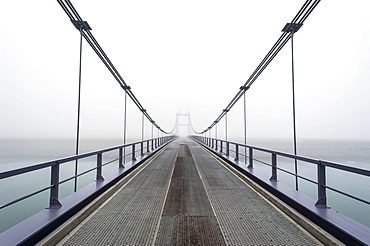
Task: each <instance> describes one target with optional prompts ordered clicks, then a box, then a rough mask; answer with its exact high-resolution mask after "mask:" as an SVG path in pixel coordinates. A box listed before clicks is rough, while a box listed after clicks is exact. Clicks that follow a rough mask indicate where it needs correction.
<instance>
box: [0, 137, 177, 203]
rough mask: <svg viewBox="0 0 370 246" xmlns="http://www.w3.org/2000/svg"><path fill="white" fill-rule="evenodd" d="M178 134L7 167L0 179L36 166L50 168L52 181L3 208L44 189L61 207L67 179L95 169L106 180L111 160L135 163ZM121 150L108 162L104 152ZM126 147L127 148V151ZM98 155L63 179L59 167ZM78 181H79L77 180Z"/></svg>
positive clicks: (99, 178)
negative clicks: (85, 167) (88, 165)
mask: <svg viewBox="0 0 370 246" xmlns="http://www.w3.org/2000/svg"><path fill="white" fill-rule="evenodd" d="M174 138H176V136H165V137H158V138H153V139H149V140H144V141H140V142H135V143H130V144H126V145H121V146H116V147H111V148H106V149H101V150H97V151H93V152H88V153H84V154H79V155H75V156H70V157H65V158H61V159H57V160H52V161H47V162H43V163H40V164H36V165H32V166H28V167H24V168H19V169H15V170H10V171H5V172H1V173H0V180H3V179H6V178H10V177H15V176H19V175H22V174H26V173H30V172H33V171H36V170H42V169H47V168H50V170H51V172H50V180H51V182H50V185H49V186H46V187H43V188H41V189H38V190H36V191H34V192H31V193H29V194H26V195H24V196H22V197H19V198H17V199H15V200H12V201H10V202H7V203H6V204H3V205H0V209H3V208H6V207H8V206H11V205H13V204H15V203H18V202H20V201H22V200H25V199H27V198H29V197H32V196H35V195H37V194H39V193H41V192H44V191H47V190H50V196H49V199H50V201H49V208H60V207H61V203H60V202H59V187H60V185H61V184H63V183H66V182H68V181H71V180H74V179H77V178H79V177H81V176H82V175H85V174H87V173H90V172H93V171H95V172H96V181H97V182H98V181H99V180H104V178H103V166H106V165H108V164H111V163H114V162H117V161H118V168H123V167H124V165H125V164H126V163H127V162H126V160H127V159H129V161H131V162H132V163H135V161H136V160H137V158H138V157H139V156H140V157H143V156H145V155H147V154H149V153H151V152H153V151H155V150H156V149H158V148H160V147H162V146H163V145H166V144H167V143H169V142H170V141H172V140H173V139H174ZM117 150H118V157H117V158H116V159H113V160H110V161H108V162H106V163H103V154H105V153H108V152H112V151H117ZM126 151H127V152H126ZM93 156H96V166H94V167H92V168H90V169H88V170H85V171H83V172H81V173H78V174H77V175H73V176H70V177H68V178H66V179H63V180H60V167H61V166H62V165H63V164H65V163H69V162H74V161H76V160H82V159H85V158H88V157H93ZM75 185H76V184H75Z"/></svg>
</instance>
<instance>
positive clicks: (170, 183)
mask: <svg viewBox="0 0 370 246" xmlns="http://www.w3.org/2000/svg"><path fill="white" fill-rule="evenodd" d="M319 244H320V243H319V242H318V241H317V240H316V239H314V238H313V237H312V236H311V235H309V234H308V233H307V232H305V231H303V230H302V229H301V228H300V227H299V226H297V225H296V224H295V223H294V222H293V221H291V220H290V219H289V218H287V217H286V216H285V215H284V214H282V213H281V212H280V211H278V210H276V209H275V208H274V207H273V206H272V205H270V203H268V202H267V201H266V200H265V199H263V198H262V197H261V196H260V195H258V194H257V193H256V192H255V191H254V190H253V189H251V188H250V187H249V186H248V185H247V184H245V183H244V182H243V181H242V180H240V179H239V178H238V177H236V176H235V175H234V174H233V173H231V172H230V171H229V170H228V169H226V168H225V167H224V166H223V165H222V164H221V163H219V162H218V161H217V160H216V159H214V158H213V157H212V156H210V154H209V153H207V152H206V151H205V150H203V149H202V148H201V147H200V146H199V145H197V144H196V143H194V142H192V141H191V140H188V139H178V140H176V141H174V142H172V143H171V144H170V145H169V146H168V147H167V148H166V149H165V150H164V151H163V152H162V153H161V154H160V155H158V157H157V158H155V159H154V160H153V161H152V162H151V163H150V164H149V165H147V166H146V167H145V168H143V169H142V170H141V172H140V173H138V174H137V175H136V176H135V177H133V178H132V180H131V181H130V182H128V183H127V184H126V185H125V186H124V187H123V188H122V189H120V190H119V191H118V192H117V193H116V194H115V195H114V196H113V197H111V198H110V199H109V200H108V201H107V202H106V203H105V204H103V205H102V206H101V207H100V208H99V209H98V210H97V211H96V212H94V213H93V214H92V215H91V216H89V217H88V218H87V219H86V220H85V221H83V222H82V223H81V224H80V225H79V226H78V228H76V229H75V230H74V231H72V232H71V233H70V234H69V235H68V236H67V237H66V238H65V239H63V240H62V241H61V242H60V245H319Z"/></svg>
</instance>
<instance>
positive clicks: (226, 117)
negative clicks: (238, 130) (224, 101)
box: [225, 113, 227, 141]
mask: <svg viewBox="0 0 370 246" xmlns="http://www.w3.org/2000/svg"><path fill="white" fill-rule="evenodd" d="M225 140H226V141H227V113H226V114H225Z"/></svg>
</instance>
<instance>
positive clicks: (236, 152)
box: [234, 144, 239, 162]
mask: <svg viewBox="0 0 370 246" xmlns="http://www.w3.org/2000/svg"><path fill="white" fill-rule="evenodd" d="M234 161H236V162H237V161H239V145H238V144H235V159H234Z"/></svg>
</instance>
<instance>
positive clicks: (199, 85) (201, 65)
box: [0, 0, 370, 140]
mask: <svg viewBox="0 0 370 246" xmlns="http://www.w3.org/2000/svg"><path fill="white" fill-rule="evenodd" d="M304 2H305V1H303V0H302V1H298V0H281V1H276V0H275V1H274V0H269V1H267V0H266V1H265V0H261V1H230V0H228V1H226V0H224V1H217V0H216V1H215V0H212V1H211V0H201V1H199V0H197V1H195V0H189V1H169V0H158V1H147V0H141V1H111V0H107V1H96V0H95V1H92V0H89V1H87V0H84V1H82V0H75V1H72V3H73V4H74V6H75V7H76V9H77V11H78V12H79V14H80V15H81V17H82V18H83V19H84V20H85V21H87V22H88V23H89V24H90V26H91V27H92V33H93V34H94V36H95V38H96V39H97V40H98V42H99V43H100V44H101V46H102V47H103V49H104V50H105V51H106V53H107V55H108V56H109V57H110V59H111V61H112V62H113V63H114V65H115V66H116V68H117V69H118V70H119V72H120V74H121V75H122V77H123V78H124V79H125V81H126V83H127V84H128V85H130V86H131V88H132V90H133V92H134V94H135V95H136V96H137V97H138V98H139V100H140V102H141V103H142V104H143V106H144V107H145V108H146V109H147V110H148V113H149V114H150V115H151V116H152V117H153V118H154V120H155V121H156V122H157V123H158V124H159V125H160V126H161V127H162V128H163V129H164V130H166V131H169V130H171V129H172V127H173V124H174V121H175V116H176V113H177V112H180V111H181V112H190V113H191V116H192V122H193V124H194V127H195V128H196V129H197V130H199V131H201V130H204V129H205V128H206V127H208V126H209V125H210V124H211V123H212V122H213V121H214V120H215V119H216V117H217V116H218V115H219V114H220V113H221V111H222V109H223V108H225V107H226V105H227V104H228V103H229V102H230V100H231V99H232V97H233V96H234V95H235V94H236V93H237V91H238V89H239V87H240V86H241V85H243V84H244V83H245V81H246V80H247V79H248V77H249V76H250V74H251V73H252V72H253V71H254V69H255V68H256V67H257V65H258V64H259V63H260V61H261V60H262V58H263V57H264V56H265V55H266V54H267V52H268V50H269V49H270V48H271V47H272V45H273V44H274V43H275V42H276V40H277V39H278V37H279V36H280V35H281V29H282V28H283V27H284V25H285V24H286V23H288V22H290V21H291V20H292V19H293V17H294V16H295V15H296V13H297V12H298V10H299V9H300V7H301V6H302V5H303V3H304ZM369 9H370V3H369V2H368V1H366V0H354V1H350V2H349V1H344V0H335V1H334V0H332V1H330V0H323V1H322V2H321V3H320V4H319V5H318V7H317V8H316V9H315V10H314V12H313V13H312V14H311V15H310V16H309V18H308V19H307V20H306V22H305V24H304V26H303V27H302V28H301V30H300V31H299V32H298V33H297V34H296V35H295V39H294V45H295V50H294V54H295V69H296V70H295V75H296V77H295V82H296V109H297V113H296V114H297V135H298V138H338V139H347V138H350V139H351V138H354V139H367V140H370V107H369V106H370V97H369V92H370V83H369V82H370V69H369V65H370V45H369V44H370V18H369V17H368V16H369V15H368V11H369ZM0 37H1V38H0V84H1V89H0V93H1V95H0V115H1V116H0V117H1V121H0V137H1V138H9V137H66V138H74V137H75V131H76V111H77V109H76V107H77V88H78V63H79V60H78V59H79V32H78V31H77V30H76V29H75V28H74V27H73V25H72V24H71V23H70V21H69V19H68V17H67V15H66V14H65V13H64V11H63V10H62V8H61V7H60V6H59V4H58V3H57V1H56V0H55V1H50V0H39V1H29V0H19V1H3V2H2V3H1V4H0ZM290 55H291V53H290V43H289V45H287V46H286V47H285V48H284V49H283V50H282V51H281V52H280V53H279V55H278V56H277V57H276V58H275V60H274V61H273V62H272V63H271V64H270V66H269V67H268V68H267V69H266V70H265V72H264V73H263V74H262V75H261V76H260V77H259V78H258V80H257V81H256V82H255V83H254V84H253V86H252V87H251V89H250V90H249V91H248V94H247V98H248V109H247V111H248V136H250V137H283V138H291V137H292V98H291V57H290ZM123 97H124V94H123V91H122V90H121V88H120V87H119V86H118V83H117V82H116V81H115V80H114V79H113V77H112V76H111V75H110V73H109V72H108V70H107V69H106V68H105V66H104V65H103V64H102V63H101V61H100V60H99V59H98V57H97V56H96V55H95V54H94V53H93V51H92V50H91V48H90V47H88V45H87V44H86V43H85V42H84V44H83V74H82V104H81V105H82V109H81V117H82V118H81V137H117V138H120V137H121V136H122V124H123V123H122V122H123ZM130 103H131V102H130ZM242 106H243V105H242V101H240V102H239V103H238V104H237V105H236V106H235V108H233V109H232V111H230V113H229V117H228V120H229V123H228V124H229V131H230V132H229V136H231V137H237V136H238V135H242V134H243V130H242V129H243V128H242V126H243V115H242V112H243V111H242V109H243V107H242ZM128 117H129V123H128V130H129V132H130V134H131V135H140V133H141V130H140V127H138V126H140V124H141V123H140V121H141V115H140V112H138V110H137V109H136V108H134V107H133V105H132V103H131V104H130V105H129V111H128ZM223 124H224V123H223V122H221V123H220V126H219V128H218V129H219V134H218V135H219V136H220V137H222V136H223V131H222V130H221V129H223ZM150 129H151V128H150V126H149V124H148V123H147V122H146V130H145V132H146V135H147V136H149V134H150Z"/></svg>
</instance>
